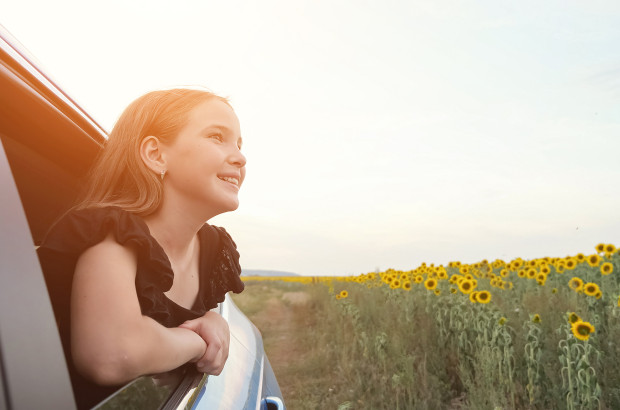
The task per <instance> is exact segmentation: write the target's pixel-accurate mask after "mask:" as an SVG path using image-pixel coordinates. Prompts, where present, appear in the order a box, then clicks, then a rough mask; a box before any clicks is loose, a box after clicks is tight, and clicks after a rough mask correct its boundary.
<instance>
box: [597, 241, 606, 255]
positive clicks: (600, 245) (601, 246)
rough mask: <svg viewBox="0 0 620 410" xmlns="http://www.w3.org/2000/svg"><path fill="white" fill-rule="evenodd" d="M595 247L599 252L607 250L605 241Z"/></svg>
mask: <svg viewBox="0 0 620 410" xmlns="http://www.w3.org/2000/svg"><path fill="white" fill-rule="evenodd" d="M595 249H596V251H597V252H598V253H601V252H604V251H605V244H604V243H599V244H598V245H596V246H595Z"/></svg>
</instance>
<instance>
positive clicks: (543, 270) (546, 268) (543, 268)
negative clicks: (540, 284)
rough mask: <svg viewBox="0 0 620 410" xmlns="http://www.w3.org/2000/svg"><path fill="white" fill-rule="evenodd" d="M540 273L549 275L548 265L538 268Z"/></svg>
mask: <svg viewBox="0 0 620 410" xmlns="http://www.w3.org/2000/svg"><path fill="white" fill-rule="evenodd" d="M540 273H544V274H545V275H548V274H549V273H551V268H549V265H547V264H544V265H542V266H541V267H540Z"/></svg>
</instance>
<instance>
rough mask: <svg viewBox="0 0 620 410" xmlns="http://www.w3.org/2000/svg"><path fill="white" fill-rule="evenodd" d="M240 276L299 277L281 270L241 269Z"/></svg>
mask: <svg viewBox="0 0 620 410" xmlns="http://www.w3.org/2000/svg"><path fill="white" fill-rule="evenodd" d="M241 276H299V274H297V273H293V272H285V271H281V270H265V269H241Z"/></svg>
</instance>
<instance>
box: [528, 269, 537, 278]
mask: <svg viewBox="0 0 620 410" xmlns="http://www.w3.org/2000/svg"><path fill="white" fill-rule="evenodd" d="M536 273H537V272H536V269H534V268H529V269H528V270H527V278H528V279H534V278H535V277H536Z"/></svg>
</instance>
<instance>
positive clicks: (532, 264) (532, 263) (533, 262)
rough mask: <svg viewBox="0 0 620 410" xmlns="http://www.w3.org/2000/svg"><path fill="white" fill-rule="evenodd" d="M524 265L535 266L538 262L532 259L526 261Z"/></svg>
mask: <svg viewBox="0 0 620 410" xmlns="http://www.w3.org/2000/svg"><path fill="white" fill-rule="evenodd" d="M526 265H527V266H528V267H530V268H535V267H536V265H538V262H536V259H532V260H529V261H527V264H526Z"/></svg>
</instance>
